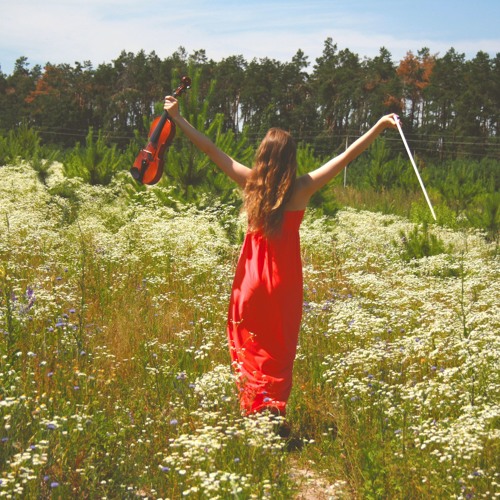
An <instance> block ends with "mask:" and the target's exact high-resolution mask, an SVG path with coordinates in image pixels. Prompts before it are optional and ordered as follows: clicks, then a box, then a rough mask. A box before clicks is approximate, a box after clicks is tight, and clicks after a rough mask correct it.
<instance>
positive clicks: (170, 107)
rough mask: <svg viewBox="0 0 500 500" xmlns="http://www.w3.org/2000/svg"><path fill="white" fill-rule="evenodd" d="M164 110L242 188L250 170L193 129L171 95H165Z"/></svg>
mask: <svg viewBox="0 0 500 500" xmlns="http://www.w3.org/2000/svg"><path fill="white" fill-rule="evenodd" d="M164 109H165V111H167V112H168V114H169V116H170V118H172V120H173V121H174V122H175V124H176V125H177V126H178V127H179V128H180V129H181V130H182V131H183V132H184V133H185V134H186V136H187V137H188V139H189V140H190V141H191V142H192V143H193V144H194V145H195V146H196V147H197V148H198V149H199V150H200V151H201V152H203V153H205V154H206V155H207V156H208V157H209V158H210V159H211V160H212V161H213V162H214V163H215V164H216V165H217V166H218V167H219V168H220V169H221V170H222V171H223V172H224V173H225V174H226V175H228V176H229V177H230V178H231V179H232V180H233V181H235V182H236V183H237V184H238V185H239V186H241V187H242V188H243V187H245V183H246V181H247V179H248V176H249V175H250V172H251V170H250V169H249V168H248V167H246V166H245V165H242V164H241V163H239V162H237V161H236V160H234V159H233V158H231V157H230V156H229V155H228V154H226V153H224V151H222V150H221V149H219V148H218V147H217V146H216V145H215V144H214V143H213V142H212V141H211V140H210V139H209V138H208V137H207V136H206V135H205V134H202V133H201V132H200V131H198V130H197V129H195V128H194V127H193V126H192V125H191V124H190V123H189V122H188V121H187V120H186V119H185V118H184V117H183V116H181V114H180V111H179V105H178V102H177V99H175V98H174V97H172V96H167V97H165V105H164Z"/></svg>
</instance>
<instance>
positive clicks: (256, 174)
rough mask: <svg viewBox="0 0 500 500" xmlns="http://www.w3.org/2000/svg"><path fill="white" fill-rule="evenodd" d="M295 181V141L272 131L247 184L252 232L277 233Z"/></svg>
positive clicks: (282, 132) (257, 156)
mask: <svg viewBox="0 0 500 500" xmlns="http://www.w3.org/2000/svg"><path fill="white" fill-rule="evenodd" d="M296 177H297V146H296V145H295V141H294V140H293V138H292V136H291V135H290V134H289V133H288V132H286V131H284V130H282V129H279V128H271V129H270V130H269V131H268V132H267V134H266V136H265V137H264V139H263V140H262V142H261V143H260V146H259V148H258V149H257V153H256V156H255V161H254V166H253V168H252V172H251V174H250V177H249V178H248V179H247V182H246V184H245V208H246V211H247V216H248V220H249V223H250V228H251V229H252V230H261V231H262V232H263V233H264V235H265V236H268V237H269V236H274V235H275V234H276V233H278V231H279V230H280V228H281V223H282V221H283V214H284V212H285V204H286V203H287V201H288V200H289V199H290V197H291V195H292V191H293V186H294V183H295V179H296Z"/></svg>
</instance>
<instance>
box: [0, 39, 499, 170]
mask: <svg viewBox="0 0 500 500" xmlns="http://www.w3.org/2000/svg"><path fill="white" fill-rule="evenodd" d="M194 72H196V73H199V74H200V75H201V76H200V79H199V81H200V84H199V85H198V86H197V88H196V95H191V96H190V97H189V100H190V102H192V104H193V106H196V105H201V104H202V103H205V102H207V97H208V96H209V99H208V103H207V105H208V109H207V113H206V116H207V120H212V119H214V117H216V116H219V115H220V116H222V122H223V123H222V125H221V126H222V129H223V130H224V131H225V132H229V131H230V132H232V133H234V134H235V135H238V134H240V133H242V131H243V130H245V134H246V136H247V138H248V139H249V140H250V142H252V143H254V142H256V141H258V140H259V139H260V138H261V137H262V135H263V134H264V133H265V131H266V130H267V129H268V128H269V127H271V126H278V127H282V128H285V129H287V130H289V131H290V132H291V133H292V134H293V135H294V136H295V137H296V138H297V140H298V141H299V142H304V143H307V144H310V145H311V147H312V148H313V149H314V151H315V152H316V153H317V154H318V155H319V156H322V155H327V154H328V155H331V154H334V153H335V152H336V151H337V150H338V149H340V148H342V147H344V146H345V143H346V142H348V141H350V140H352V139H353V138H355V137H357V136H358V135H359V134H361V133H362V132H363V131H364V130H366V128H367V127H369V126H370V125H372V124H373V123H374V122H375V121H376V120H377V119H378V118H379V117H380V116H382V115H383V114H386V113H390V112H396V113H398V114H399V115H400V116H401V117H402V120H403V122H404V127H405V131H406V134H408V137H411V142H412V144H413V146H414V147H415V148H416V150H417V151H418V154H419V155H420V156H422V157H428V158H429V159H440V160H444V159H454V158H460V157H475V158H478V159H479V158H483V157H489V158H493V159H499V158H500V141H499V135H500V53H499V54H496V56H495V57H491V56H490V55H489V54H487V53H486V52H482V51H480V52H478V53H477V54H476V56H475V57H474V58H472V59H467V58H466V57H465V55H464V54H461V53H459V52H457V51H456V50H455V49H453V48H450V49H449V50H448V52H446V54H444V55H442V56H440V55H439V54H432V53H431V52H430V50H429V49H428V48H422V49H421V50H419V51H418V52H417V53H416V54H414V53H412V52H411V51H409V52H408V53H407V54H406V56H405V57H404V58H403V59H402V60H401V61H399V62H397V63H396V62H394V61H393V59H392V56H391V54H390V52H389V51H388V50H387V49H386V48H384V47H382V48H380V50H379V54H378V55H377V56H375V57H373V58H366V57H365V58H360V56H359V55H358V54H356V53H354V52H352V51H350V50H349V49H339V47H338V46H337V44H335V43H334V42H333V40H332V39H331V38H328V39H326V40H325V42H324V48H323V52H322V55H321V56H320V57H318V58H317V59H316V60H315V62H314V63H313V64H311V63H310V62H309V58H308V56H306V54H304V52H303V51H302V50H298V51H297V52H296V54H295V55H294V56H293V57H292V59H291V61H285V62H283V61H277V60H275V59H270V58H261V59H252V60H251V61H248V60H246V59H245V58H244V57H243V56H242V55H234V56H230V57H227V58H224V59H222V60H220V61H214V60H212V59H208V58H207V56H206V53H205V51H204V50H197V51H194V52H193V53H191V54H188V53H187V52H186V50H185V49H184V48H183V47H180V48H179V49H178V50H177V51H175V52H174V53H173V54H172V55H171V56H169V57H167V58H164V59H161V58H160V57H159V56H158V55H157V54H156V53H155V52H151V53H149V54H146V53H145V52H144V51H142V50H141V51H139V52H138V53H136V54H134V53H131V52H125V51H123V52H122V53H121V54H120V55H119V56H118V57H117V58H116V59H115V60H113V61H112V62H110V63H102V64H99V65H98V66H97V67H94V66H93V64H92V63H91V62H90V61H85V62H83V63H80V62H75V63H74V64H73V65H71V64H67V63H64V64H51V63H47V64H46V65H45V67H43V68H42V67H41V66H39V65H35V66H34V67H30V64H29V61H28V58H27V57H25V56H23V57H20V58H19V59H18V60H17V61H16V64H15V66H14V69H13V71H12V73H11V74H10V75H6V74H4V73H2V72H1V71H0V109H1V113H0V132H3V133H5V132H6V131H9V130H12V129H14V128H16V127H19V126H20V125H23V126H28V127H31V128H34V129H35V130H37V131H38V132H39V134H40V136H41V137H42V139H43V141H44V142H46V143H50V144H57V145H59V146H62V147H74V145H75V144H76V143H78V142H81V141H82V140H85V137H86V136H87V134H88V131H89V130H91V129H92V130H94V131H101V132H102V133H103V134H104V135H105V136H106V137H107V138H108V140H110V141H111V142H112V143H114V144H117V145H118V147H126V146H127V145H128V144H129V143H130V140H131V139H133V138H134V137H137V136H140V137H145V136H146V135H147V132H148V128H149V123H150V122H151V119H152V117H153V116H154V114H155V113H158V112H159V110H161V106H160V103H161V101H162V98H163V96H164V95H166V94H168V93H171V92H172V90H173V88H175V87H176V86H177V83H176V79H179V77H180V76H181V75H184V74H190V73H194ZM207 125H208V123H207ZM394 147H399V145H396V143H395V144H394Z"/></svg>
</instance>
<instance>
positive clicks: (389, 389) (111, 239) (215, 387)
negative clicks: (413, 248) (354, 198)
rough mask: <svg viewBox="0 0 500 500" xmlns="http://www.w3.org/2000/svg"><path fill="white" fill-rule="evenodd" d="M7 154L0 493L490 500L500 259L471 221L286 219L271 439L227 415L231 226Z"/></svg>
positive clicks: (121, 183) (159, 192)
mask: <svg viewBox="0 0 500 500" xmlns="http://www.w3.org/2000/svg"><path fill="white" fill-rule="evenodd" d="M128 185H129V184H128V183H127V182H125V179H124V178H123V177H120V176H117V178H116V179H115V181H114V182H113V183H112V184H111V185H110V186H107V187H102V186H90V185H87V184H84V183H82V182H80V181H78V180H77V179H67V178H65V177H64V175H63V173H62V167H61V165H59V164H54V165H53V166H52V167H51V169H50V171H49V175H48V177H47V178H46V179H44V182H42V181H41V180H40V179H39V178H38V177H37V173H36V172H35V171H33V170H32V169H31V168H30V166H29V165H20V166H15V167H13V166H5V167H0V497H6V498H17V497H23V496H24V497H27V498H68V497H71V496H75V497H78V498H136V497H137V496H139V497H148V498H181V497H187V498H214V499H215V498H221V499H222V498H242V499H243V498H272V499H280V498H283V499H288V498H294V497H296V496H297V495H299V494H300V491H301V490H303V488H304V485H301V484H300V479H299V477H300V476H299V475H298V474H294V473H293V470H294V468H296V467H305V466H307V467H308V468H311V469H313V470H314V471H315V473H316V474H318V475H319V476H321V478H322V481H326V483H329V484H335V483H336V482H339V483H341V484H343V485H345V487H344V488H343V489H342V491H343V495H344V496H345V497H346V498H492V497H500V467H499V465H500V463H499V457H500V365H499V355H500V336H499V332H500V300H499V299H500V280H499V278H500V262H499V260H500V259H499V254H498V248H496V247H495V245H494V244H491V243H487V242H486V240H485V239H484V238H483V237H482V235H481V234H478V233H475V232H471V231H470V230H466V229H463V230H454V231H452V230H449V229H446V228H443V227H440V226H437V225H436V226H431V227H430V228H429V232H430V233H432V235H433V236H434V237H435V238H436V239H437V240H439V242H440V244H441V247H442V248H443V251H442V252H441V253H438V252H435V253H436V254H435V255H429V256H426V257H421V258H415V259H411V258H409V257H408V240H409V239H411V238H412V236H411V235H412V231H414V230H415V224H414V223H411V222H409V221H408V220H405V219H402V218H398V217H395V216H388V215H381V214H375V213H369V212H359V211H354V210H350V209H346V210H342V211H340V212H339V213H338V214H337V216H336V217H335V218H327V217H319V216H316V215H315V213H314V211H313V210H309V211H308V212H307V213H306V218H305V220H304V223H303V226H302V229H301V238H302V247H303V261H304V279H305V302H304V319H303V326H302V331H301V338H300V345H299V349H298V355H297V361H296V368H295V380H294V384H295V385H294V391H293V394H292V398H291V401H290V408H289V415H288V418H289V419H290V422H291V424H292V427H293V429H294V434H295V436H297V437H298V438H299V439H300V440H301V441H302V444H303V447H302V448H301V449H300V450H299V451H296V452H289V451H287V449H286V446H285V443H284V442H283V440H281V439H280V438H279V437H278V436H277V435H276V434H275V433H274V432H273V428H274V425H275V423H274V422H273V421H272V420H271V419H270V417H267V416H266V415H262V416H260V417H256V418H242V417H241V416H240V415H239V412H238V404H237V397H236V392H235V386H234V383H233V378H232V375H231V372H230V369H229V357H228V353H227V348H226V336H225V320H226V309H227V301H228V297H229V292H230V287H231V281H232V274H233V270H234V265H235V262H236V259H237V256H238V252H239V245H240V243H241V239H242V234H243V232H244V229H245V225H244V217H242V216H241V215H240V214H239V213H238V212H237V211H236V210H235V209H233V208H230V207H225V206H213V205H212V206H211V207H210V208H208V209H204V210H199V209H196V208H194V207H191V206H182V205H179V204H178V203H177V202H175V201H174V200H173V199H171V198H170V194H169V191H168V190H167V189H165V188H153V189H150V190H148V191H146V192H142V193H131V192H130V190H129V189H128V188H127V186H128Z"/></svg>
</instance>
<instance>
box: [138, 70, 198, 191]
mask: <svg viewBox="0 0 500 500" xmlns="http://www.w3.org/2000/svg"><path fill="white" fill-rule="evenodd" d="M189 88H191V79H190V78H189V77H188V76H183V77H182V79H181V83H180V85H179V86H178V87H177V88H176V89H175V90H174V92H173V94H172V95H173V96H174V97H176V98H177V97H179V96H181V95H182V94H183V93H184V92H185V91H186V90H188V89H189ZM174 137H175V123H174V122H173V120H172V119H171V118H170V116H169V114H168V113H167V112H166V111H164V112H163V114H162V115H161V116H157V117H156V118H155V119H154V120H153V123H152V124H151V127H150V129H149V136H148V138H149V139H148V144H147V146H146V147H145V148H144V149H141V151H140V152H139V154H138V155H137V157H136V159H135V161H134V165H133V166H132V168H131V169H130V173H131V174H132V177H133V178H134V179H135V180H136V181H138V182H140V183H142V184H156V183H157V182H158V181H159V180H160V179H161V176H162V174H163V166H164V163H165V162H164V155H165V152H166V150H167V149H168V148H169V147H170V144H172V141H173V139H174Z"/></svg>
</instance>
